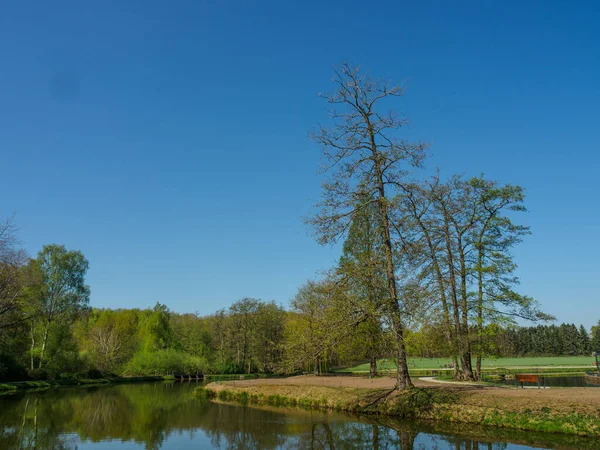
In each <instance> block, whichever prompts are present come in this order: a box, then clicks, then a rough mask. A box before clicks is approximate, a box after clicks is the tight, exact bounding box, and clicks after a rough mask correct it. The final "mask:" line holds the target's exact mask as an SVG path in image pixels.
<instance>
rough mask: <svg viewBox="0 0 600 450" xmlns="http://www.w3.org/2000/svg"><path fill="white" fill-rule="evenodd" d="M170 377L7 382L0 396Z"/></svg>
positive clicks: (162, 379)
mask: <svg viewBox="0 0 600 450" xmlns="http://www.w3.org/2000/svg"><path fill="white" fill-rule="evenodd" d="M171 380H174V378H173V377H172V376H140V377H116V378H91V379H90V378H88V379H86V378H82V379H80V380H40V381H7V382H4V383H0V395H7V394H18V393H21V392H25V391H35V390H38V391H42V390H46V389H52V388H68V387H88V386H110V385H113V384H124V383H139V382H144V381H171Z"/></svg>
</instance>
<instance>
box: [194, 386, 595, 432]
mask: <svg viewBox="0 0 600 450" xmlns="http://www.w3.org/2000/svg"><path fill="white" fill-rule="evenodd" d="M333 378H337V377H327V380H320V379H319V377H292V378H287V379H283V380H279V381H274V382H265V381H266V380H250V381H246V382H237V383H234V382H220V383H210V384H208V385H206V386H204V387H199V388H196V391H195V394H196V395H197V396H200V397H207V398H210V399H215V400H218V401H227V402H235V403H240V404H245V405H269V406H276V407H297V406H300V407H305V408H316V409H324V410H335V411H344V412H348V413H352V414H359V415H366V416H381V417H392V418H398V419H406V420H415V421H419V422H427V423H439V424H461V423H462V424H471V425H483V426H492V427H495V428H501V429H513V430H521V431H535V432H544V433H560V434H566V435H576V436H586V437H600V389H598V390H595V389H594V388H562V389H551V390H545V389H541V390H536V389H524V390H523V389H514V388H508V387H491V386H483V385H460V386H458V385H454V384H437V383H429V382H426V381H421V380H418V381H416V382H415V385H416V386H415V388H414V389H410V390H408V391H397V390H394V389H393V379H387V380H386V379H380V380H377V381H378V383H372V380H367V379H362V381H363V382H362V384H361V383H356V382H355V383H354V386H352V385H349V384H348V383H347V382H346V385H344V380H335V379H333ZM325 381H326V382H325ZM386 383H387V385H386ZM590 390H591V391H590ZM582 391H583V392H582Z"/></svg>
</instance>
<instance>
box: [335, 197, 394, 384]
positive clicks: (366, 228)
mask: <svg viewBox="0 0 600 450" xmlns="http://www.w3.org/2000/svg"><path fill="white" fill-rule="evenodd" d="M361 203H363V204H367V206H366V207H364V208H362V209H360V210H359V211H357V213H356V214H355V215H354V217H353V219H352V223H351V224H350V228H349V231H348V235H347V237H346V240H345V241H344V246H343V251H342V256H341V258H340V262H339V264H338V267H337V270H336V277H337V278H339V284H340V288H341V289H344V290H345V291H346V299H347V301H346V302H344V303H343V304H341V305H340V307H341V309H342V310H341V311H340V314H338V315H341V314H343V315H345V316H346V317H347V324H348V325H350V324H359V325H358V327H359V329H358V330H357V332H358V333H356V336H355V337H357V338H358V340H359V341H362V342H366V343H367V347H368V348H367V349H366V357H367V358H368V359H369V366H370V375H371V376H375V375H377V359H378V358H381V357H382V354H383V352H384V347H385V343H386V340H385V339H383V334H384V333H383V329H382V324H381V317H382V313H383V306H384V305H385V304H386V301H385V300H386V298H387V295H388V292H387V288H386V272H385V265H384V264H383V261H384V260H385V259H384V251H383V246H384V243H383V239H382V236H381V233H380V231H381V227H380V226H379V224H378V218H377V217H378V210H377V207H376V204H375V203H370V202H369V201H368V199H362V201H361ZM348 313H351V314H348ZM357 315H361V316H363V317H364V318H365V320H364V321H359V320H357V319H358V317H356V316H357ZM353 348H356V346H353Z"/></svg>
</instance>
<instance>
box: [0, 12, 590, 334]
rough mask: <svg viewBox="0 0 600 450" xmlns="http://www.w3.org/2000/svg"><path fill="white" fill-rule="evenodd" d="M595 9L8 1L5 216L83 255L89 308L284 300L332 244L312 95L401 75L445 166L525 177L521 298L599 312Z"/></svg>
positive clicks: (321, 264)
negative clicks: (360, 72)
mask: <svg viewBox="0 0 600 450" xmlns="http://www.w3.org/2000/svg"><path fill="white" fill-rule="evenodd" d="M599 23H600V2H597V1H589V2H583V1H582V2H566V1H565V2H560V1H550V0H548V1H538V2H533V1H531V2H530V1H528V2H516V1H515V2H509V1H506V2H491V1H490V2H479V1H477V2H476V1H473V2H444V1H439V2H425V1H423V2H398V1H393V2H384V3H381V2H375V3H369V2H364V1H362V2H337V3H334V2H291V1H272V2H271V1H270V2H242V1H239V2H234V1H190V2H175V1H174V2H158V1H157V2H151V1H130V2H117V1H113V2H82V1H72V2H62V1H53V2H47V1H44V2H42V1H39V2H27V1H23V2H4V3H3V5H2V12H1V13H0V55H1V56H2V60H1V61H2V62H1V65H0V152H1V158H0V167H1V172H0V173H1V175H0V192H1V193H2V195H1V200H0V216H7V215H10V214H12V213H13V212H14V213H16V218H17V223H18V225H19V226H20V228H21V237H22V238H23V239H24V241H25V246H26V248H27V249H28V250H29V251H30V252H31V254H35V253H36V252H37V251H38V250H39V249H40V248H41V246H42V245H43V244H46V243H61V244H65V245H66V246H67V247H68V248H72V249H80V250H82V251H83V252H84V254H85V255H86V256H87V257H88V259H89V260H90V271H89V277H88V280H89V284H90V285H91V288H92V297H91V299H92V300H91V302H92V305H93V306H97V307H146V306H151V305H153V304H154V303H155V302H156V301H160V302H162V303H166V304H167V305H168V306H169V307H171V308H172V309H174V310H176V311H198V312H200V313H202V314H208V313H211V312H213V311H214V310H216V309H218V308H220V307H223V306H228V305H229V304H231V303H232V302H233V301H235V300H237V299H239V298H241V297H243V296H253V297H258V298H262V299H265V300H271V299H273V300H276V301H277V302H280V303H283V304H287V302H288V301H289V299H290V298H292V297H293V295H294V293H295V291H296V289H297V288H298V286H299V285H301V284H302V283H303V282H304V281H305V280H306V279H307V278H311V277H314V276H315V275H317V274H318V272H319V271H320V270H323V269H326V268H328V267H330V266H331V264H332V263H333V262H334V261H335V259H336V258H337V254H338V249H337V248H322V247H320V246H318V245H317V244H316V243H314V242H313V240H312V239H311V237H310V236H309V234H308V233H307V230H306V228H305V226H304V225H303V223H302V217H303V216H305V215H306V214H307V213H309V212H310V209H311V206H312V205H313V204H314V203H315V202H316V201H317V200H318V197H319V178H318V176H317V174H316V169H317V167H318V164H319V150H318V149H317V148H316V147H315V146H314V145H313V144H312V143H311V142H310V141H309V139H308V137H307V134H308V131H309V130H310V129H311V128H312V127H313V126H314V125H316V124H317V123H318V122H320V121H325V120H326V119H327V114H326V111H327V107H326V105H325V104H324V103H323V102H322V101H321V100H319V99H318V97H317V93H318V92H322V91H327V90H329V89H330V87H331V83H330V80H331V67H332V66H333V65H335V64H337V63H339V62H340V61H341V60H343V59H345V60H348V61H351V62H354V63H359V64H361V65H362V66H363V67H364V68H366V69H368V70H369V71H370V72H371V73H372V74H374V75H380V76H383V77H386V78H390V79H394V80H399V81H402V80H405V81H406V86H407V88H408V91H407V94H406V96H405V97H404V98H402V99H401V100H400V101H399V102H398V108H397V109H398V110H400V111H404V112H406V114H407V116H408V117H409V118H410V120H411V123H412V125H411V128H410V130H409V131H408V134H409V136H411V137H419V138H422V139H425V140H428V141H430V142H431V143H432V151H433V157H432V158H431V161H430V163H429V164H431V165H432V166H434V165H437V166H440V167H441V168H442V170H443V172H444V173H445V174H450V173H453V172H466V173H467V174H469V175H477V174H479V173H481V172H483V173H485V174H486V175H487V176H489V177H491V178H495V179H497V180H499V181H502V182H510V183H517V184H521V185H523V186H524V187H525V188H526V189H527V193H528V198H527V205H528V207H529V209H530V212H529V213H528V214H527V215H526V216H523V222H524V223H528V224H530V225H531V227H532V231H533V235H532V236H531V237H529V238H528V239H527V241H526V243H525V244H523V245H522V246H521V248H520V249H519V250H518V252H517V256H518V263H519V266H520V268H519V275H520V276H521V278H522V286H521V289H522V291H523V292H524V293H527V294H529V295H532V296H534V297H536V298H537V299H539V300H540V301H541V302H542V304H543V305H544V307H545V309H546V310H547V311H548V312H550V313H553V314H555V315H556V316H558V318H559V320H561V321H569V322H576V323H584V324H585V325H586V326H591V325H592V323H593V322H595V321H596V320H598V319H600V295H599V290H598V279H599V278H600V263H599V262H598V254H599V253H600V244H599V242H600V239H599V235H600V229H599V223H600V208H598V205H599V200H598V196H599V194H600V189H599V188H598V182H597V179H598V170H599V169H600V156H599V151H598V150H599V142H600V139H599V138H600V131H599V130H600V126H599V119H600V31H599V28H598V24H599Z"/></svg>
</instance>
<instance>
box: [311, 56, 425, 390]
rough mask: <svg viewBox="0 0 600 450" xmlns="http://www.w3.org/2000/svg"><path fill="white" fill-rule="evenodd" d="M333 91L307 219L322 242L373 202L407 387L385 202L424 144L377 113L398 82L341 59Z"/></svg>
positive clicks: (319, 136) (400, 379)
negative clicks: (318, 181) (318, 184)
mask: <svg viewBox="0 0 600 450" xmlns="http://www.w3.org/2000/svg"><path fill="white" fill-rule="evenodd" d="M334 73H335V76H334V83H335V85H336V88H335V90H334V91H333V92H332V93H330V94H326V95H322V97H323V98H325V99H326V100H327V102H328V103H329V104H331V105H333V108H334V109H333V110H332V112H331V115H332V120H333V124H332V126H331V127H320V128H319V129H318V130H317V131H316V132H315V133H314V134H313V139H314V141H315V142H316V143H318V144H319V145H320V146H321V147H322V148H323V153H324V157H325V166H324V172H327V173H328V174H329V178H328V179H327V180H326V181H325V182H324V183H323V185H322V188H323V189H322V200H321V202H320V203H319V204H318V207H319V212H318V213H317V214H315V215H314V216H312V217H311V218H310V219H309V220H308V222H309V223H310V224H311V225H312V226H313V227H314V229H315V231H316V234H317V236H318V239H319V241H320V242H321V243H330V242H335V241H337V240H338V239H340V238H341V237H343V236H344V235H345V234H346V232H347V230H348V227H349V225H350V223H351V222H352V219H353V217H354V216H355V215H356V214H357V213H358V212H360V211H361V210H362V209H364V208H366V207H368V206H369V205H370V204H375V205H376V206H377V216H378V217H377V225H378V226H379V227H380V229H381V231H380V233H381V236H382V241H383V252H382V255H383V259H384V261H383V262H384V265H385V271H386V278H387V299H386V301H385V310H386V312H387V314H389V316H390V322H391V323H392V328H393V332H394V336H395V341H396V346H397V354H396V356H397V359H398V372H397V387H398V388H400V389H405V388H408V387H411V386H412V382H411V380H410V376H409V373H408V365H407V362H406V350H405V345H404V337H403V333H404V325H403V318H402V313H401V310H402V308H401V303H402V299H401V298H400V297H399V291H398V286H397V277H396V264H395V262H394V255H395V253H396V248H395V247H396V244H395V242H396V239H394V237H393V228H392V226H391V225H390V212H389V207H390V202H391V200H392V199H393V198H394V197H395V196H397V195H402V189H401V186H402V183H403V182H404V179H405V177H406V175H407V169H409V168H410V167H417V166H420V164H421V162H422V160H423V158H424V156H425V149H426V144H424V143H422V142H408V141H405V140H401V139H399V138H398V137H397V136H396V133H397V131H398V130H399V129H400V128H402V127H403V126H404V125H405V124H406V123H407V121H406V119H405V118H404V117H403V116H398V115H396V114H394V113H393V112H387V113H384V112H381V110H380V108H381V106H382V104H384V103H385V102H386V101H387V100H390V99H393V98H394V97H400V96H401V95H403V92H404V91H403V89H402V87H401V86H399V85H392V84H390V83H388V82H386V81H384V80H375V79H372V78H370V77H368V76H367V75H365V74H363V73H361V72H360V70H359V68H358V67H352V66H350V65H349V64H345V63H344V64H342V65H341V67H339V68H338V69H335V70H334Z"/></svg>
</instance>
